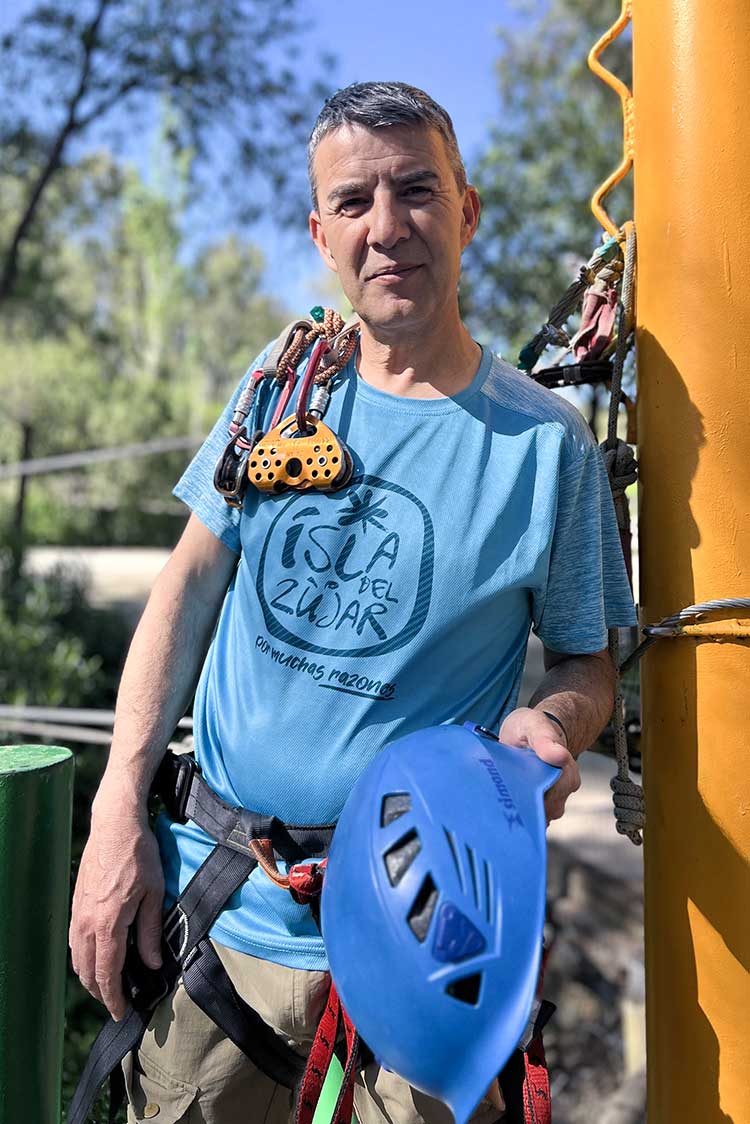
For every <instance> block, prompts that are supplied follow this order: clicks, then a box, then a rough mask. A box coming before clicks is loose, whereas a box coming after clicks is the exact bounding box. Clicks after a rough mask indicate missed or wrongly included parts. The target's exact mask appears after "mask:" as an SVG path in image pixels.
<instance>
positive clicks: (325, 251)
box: [308, 211, 338, 273]
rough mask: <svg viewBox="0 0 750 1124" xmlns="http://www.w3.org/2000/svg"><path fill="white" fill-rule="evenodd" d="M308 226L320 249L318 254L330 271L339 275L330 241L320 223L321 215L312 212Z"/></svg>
mask: <svg viewBox="0 0 750 1124" xmlns="http://www.w3.org/2000/svg"><path fill="white" fill-rule="evenodd" d="M308 226H309V229H310V237H311V238H312V240H313V242H314V243H315V245H316V246H317V247H318V253H319V254H320V256H321V257H322V259H323V261H324V262H325V263H326V265H327V266H328V268H329V269H332V270H333V272H334V273H338V266H337V265H336V262H335V260H334V257H333V254H332V253H331V251H330V249H329V248H328V239H327V238H326V236H325V232H324V230H323V224H322V222H321V221H320V215H319V214H318V212H317V211H310V217H309V219H308Z"/></svg>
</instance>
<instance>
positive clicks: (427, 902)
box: [407, 874, 438, 942]
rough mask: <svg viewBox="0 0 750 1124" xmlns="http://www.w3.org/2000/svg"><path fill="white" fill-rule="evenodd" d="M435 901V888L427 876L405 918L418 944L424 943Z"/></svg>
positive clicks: (436, 894)
mask: <svg viewBox="0 0 750 1124" xmlns="http://www.w3.org/2000/svg"><path fill="white" fill-rule="evenodd" d="M437 900H438V891H437V886H436V885H435V883H434V882H433V881H432V878H431V877H430V875H429V874H428V875H427V876H426V877H425V879H424V881H423V883H422V885H421V886H420V887H419V893H418V894H417V896H416V898H415V899H414V902H413V903H412V907H411V909H410V910H409V915H408V917H407V921H408V922H409V928H410V929H411V931H412V933H413V934H414V936H415V937H416V938H417V940H418V941H420V942H421V941H424V940H425V938H426V936H427V930H428V929H429V927H430V922H431V921H432V915H433V913H434V912H435V906H436V905H437Z"/></svg>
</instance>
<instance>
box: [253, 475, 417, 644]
mask: <svg viewBox="0 0 750 1124" xmlns="http://www.w3.org/2000/svg"><path fill="white" fill-rule="evenodd" d="M434 554H435V544H434V532H433V528H432V520H431V519H430V515H429V513H428V511H427V509H426V507H425V506H424V504H423V503H422V502H421V501H420V500H418V499H417V497H416V496H414V495H412V493H411V492H407V491H406V489H405V488H402V487H401V486H400V485H398V484H393V483H391V482H390V481H388V480H382V479H380V478H379V477H377V476H359V477H356V478H355V479H354V480H353V481H352V483H351V484H350V485H349V487H348V488H346V489H345V490H343V491H342V492H337V493H309V492H308V493H304V492H302V493H296V494H295V495H293V496H292V497H291V498H290V499H289V500H288V502H286V503H285V504H284V506H283V507H282V509H281V511H280V512H279V514H278V515H277V516H276V518H275V519H274V521H273V523H272V524H271V526H270V528H269V531H268V534H267V536H266V540H265V542H264V544H263V549H262V550H261V555H260V561H259V564H258V577H257V581H256V588H257V592H258V598H259V600H260V604H261V608H262V610H263V616H264V619H265V623H266V628H267V629H268V631H269V632H270V633H271V635H272V636H274V637H275V638H276V639H277V640H281V641H283V642H284V643H286V644H294V645H296V646H297V647H298V648H302V649H304V650H305V651H308V652H317V653H319V654H321V655H329V656H377V655H382V654H383V653H385V652H393V651H395V650H396V649H397V648H401V647H403V645H404V644H407V643H408V642H409V641H410V640H412V639H413V638H414V637H415V636H416V635H417V634H418V633H419V631H420V630H421V628H422V626H423V624H424V622H425V618H426V616H427V611H428V609H429V606H430V597H431V595H432V579H433V569H434Z"/></svg>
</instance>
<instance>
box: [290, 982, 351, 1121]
mask: <svg viewBox="0 0 750 1124" xmlns="http://www.w3.org/2000/svg"><path fill="white" fill-rule="evenodd" d="M342 1022H343V1025H344V1032H345V1035H346V1061H345V1063H344V1067H343V1068H344V1076H343V1078H342V1081H341V1088H340V1090H339V1095H338V1099H337V1101H336V1106H335V1108H334V1110H333V1115H332V1116H331V1122H330V1124H350V1121H351V1119H352V1112H353V1109H354V1079H355V1076H356V1068H357V1058H358V1054H359V1035H358V1034H357V1032H356V1030H355V1029H354V1025H353V1023H352V1022H351V1019H350V1018H349V1016H348V1015H347V1014H346V1012H345V1011H344V1008H343V1007H342V1006H341V1000H340V999H339V997H338V992H337V991H336V988H335V987H334V985H333V982H332V983H331V986H330V988H329V991H328V999H327V1001H326V1005H325V1009H324V1011H323V1014H322V1016H321V1019H320V1022H319V1023H318V1029H317V1032H316V1034H315V1040H314V1041H313V1044H312V1047H311V1049H310V1054H309V1056H308V1059H307V1065H306V1067H305V1073H304V1076H303V1078H302V1084H301V1085H300V1091H299V1097H298V1099H297V1109H296V1112H295V1116H294V1120H295V1124H312V1120H313V1116H314V1115H315V1109H316V1108H317V1105H318V1101H319V1099H320V1094H321V1092H322V1089H323V1084H324V1082H325V1079H326V1074H327V1073H328V1069H329V1067H330V1064H331V1058H332V1057H333V1054H334V1051H335V1046H336V1039H337V1037H338V1033H339V1027H340V1025H341V1023H342Z"/></svg>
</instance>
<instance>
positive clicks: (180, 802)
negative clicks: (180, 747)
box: [151, 750, 200, 823]
mask: <svg viewBox="0 0 750 1124" xmlns="http://www.w3.org/2000/svg"><path fill="white" fill-rule="evenodd" d="M196 774H198V775H200V766H199V765H198V762H197V761H196V760H195V757H194V756H193V754H192V753H172V751H171V750H167V752H166V753H165V754H164V757H163V758H162V761H161V764H160V765H159V768H158V769H157V771H156V776H155V777H154V783H153V785H152V786H151V791H152V792H153V793H155V794H156V795H157V796H158V797H159V799H160V800H161V802H162V804H163V805H164V807H165V808H166V811H167V815H168V816H169V818H170V820H173V821H174V822H175V823H187V821H188V819H189V818H190V817H189V815H188V813H187V803H188V798H189V796H190V789H191V786H192V783H193V777H194V776H195V775H196Z"/></svg>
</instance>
